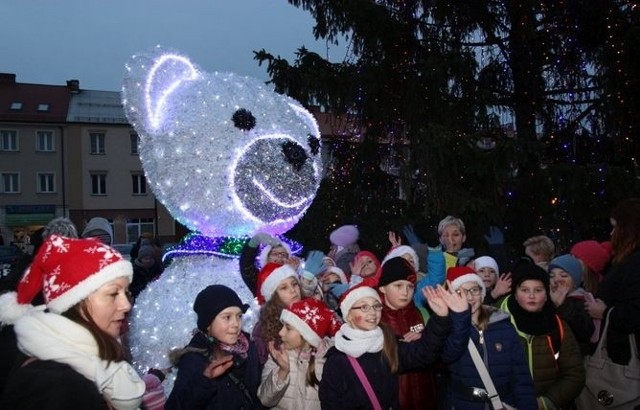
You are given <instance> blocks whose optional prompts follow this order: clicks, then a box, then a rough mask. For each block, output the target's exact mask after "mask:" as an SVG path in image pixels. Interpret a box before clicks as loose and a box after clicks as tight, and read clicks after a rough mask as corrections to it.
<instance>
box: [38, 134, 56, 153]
mask: <svg viewBox="0 0 640 410" xmlns="http://www.w3.org/2000/svg"><path fill="white" fill-rule="evenodd" d="M36 150H38V151H48V152H51V151H55V148H54V145H53V131H36Z"/></svg>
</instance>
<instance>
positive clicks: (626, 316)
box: [597, 251, 640, 365]
mask: <svg viewBox="0 0 640 410" xmlns="http://www.w3.org/2000/svg"><path fill="white" fill-rule="evenodd" d="M597 297H598V298H600V299H602V300H603V301H604V303H606V304H607V311H606V312H605V313H604V315H603V318H605V317H606V316H607V313H608V311H609V310H610V309H612V308H613V311H612V312H611V315H610V316H609V329H608V331H607V332H608V335H607V345H608V349H607V352H608V354H609V357H610V358H611V360H613V361H614V362H615V363H618V364H625V365H626V364H628V363H629V358H630V357H631V353H630V349H629V334H631V333H635V335H636V343H637V344H638V345H639V349H640V251H636V252H635V253H633V254H631V255H630V256H628V257H627V258H626V259H625V260H623V261H622V262H621V263H619V264H617V265H613V266H612V267H611V269H610V270H609V272H608V273H607V275H606V276H605V278H604V279H603V280H602V282H601V283H600V288H599V290H598V294H597ZM602 325H603V326H604V320H603V321H602Z"/></svg>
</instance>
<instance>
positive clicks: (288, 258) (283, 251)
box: [239, 232, 299, 296]
mask: <svg viewBox="0 0 640 410" xmlns="http://www.w3.org/2000/svg"><path fill="white" fill-rule="evenodd" d="M261 249H262V250H261ZM256 259H258V261H259V263H258V266H256ZM267 263H277V264H278V265H283V264H285V263H288V264H290V265H292V266H293V267H294V269H295V268H297V267H298V265H299V261H298V259H297V258H296V257H295V256H293V254H292V253H291V248H290V247H289V245H287V243H286V242H284V241H282V240H280V239H279V238H277V237H275V236H271V235H269V234H268V233H264V232H260V233H257V234H255V235H254V236H253V237H252V238H251V239H249V241H247V243H246V244H245V245H244V247H243V248H242V252H241V253H240V260H239V264H240V274H241V275H242V279H243V280H244V282H245V283H246V285H247V287H248V288H249V289H251V290H253V289H256V280H257V278H258V276H259V273H260V270H261V269H263V268H264V267H265V266H266V265H267ZM259 293H260V289H257V291H256V296H258V294H259Z"/></svg>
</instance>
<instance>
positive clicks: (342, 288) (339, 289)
mask: <svg viewBox="0 0 640 410" xmlns="http://www.w3.org/2000/svg"><path fill="white" fill-rule="evenodd" d="M348 290H349V284H347V283H344V284H343V283H335V284H331V285H329V292H331V294H332V295H333V296H335V297H336V299H338V300H340V297H341V296H342V295H343V294H344V292H346V291H348Z"/></svg>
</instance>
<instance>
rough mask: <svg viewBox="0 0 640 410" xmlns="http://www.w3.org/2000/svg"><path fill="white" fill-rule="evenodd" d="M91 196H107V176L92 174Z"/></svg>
mask: <svg viewBox="0 0 640 410" xmlns="http://www.w3.org/2000/svg"><path fill="white" fill-rule="evenodd" d="M91 195H107V174H102V173H100V174H98V173H95V174H91Z"/></svg>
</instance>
